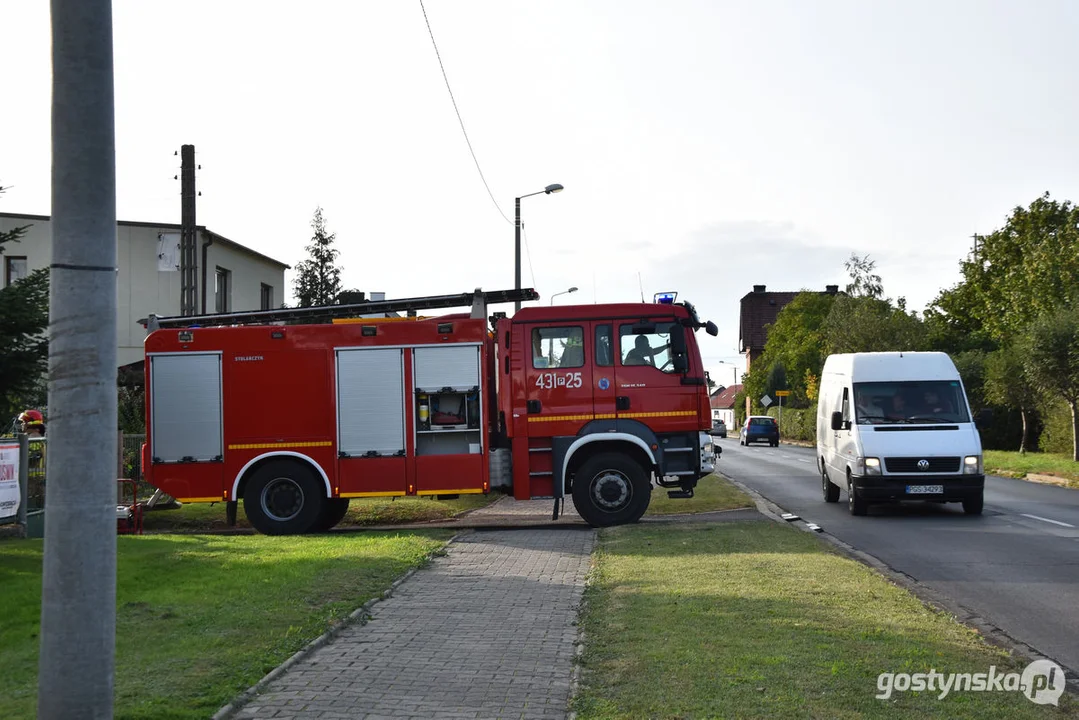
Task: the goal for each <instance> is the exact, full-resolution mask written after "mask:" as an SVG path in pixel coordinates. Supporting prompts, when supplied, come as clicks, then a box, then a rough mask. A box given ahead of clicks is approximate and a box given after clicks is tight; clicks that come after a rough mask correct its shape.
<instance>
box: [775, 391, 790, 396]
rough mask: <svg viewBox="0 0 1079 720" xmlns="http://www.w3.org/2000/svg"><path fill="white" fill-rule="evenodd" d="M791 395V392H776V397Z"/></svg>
mask: <svg viewBox="0 0 1079 720" xmlns="http://www.w3.org/2000/svg"><path fill="white" fill-rule="evenodd" d="M790 394H791V391H790V390H776V397H787V396H788V395H790Z"/></svg>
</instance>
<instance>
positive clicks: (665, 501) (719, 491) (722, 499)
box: [645, 475, 754, 515]
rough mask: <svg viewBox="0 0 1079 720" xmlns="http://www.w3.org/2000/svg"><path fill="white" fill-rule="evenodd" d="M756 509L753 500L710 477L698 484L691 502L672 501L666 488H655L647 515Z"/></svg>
mask: <svg viewBox="0 0 1079 720" xmlns="http://www.w3.org/2000/svg"><path fill="white" fill-rule="evenodd" d="M747 507H754V503H753V499H752V498H750V497H749V496H748V495H746V494H745V493H744V492H742V491H741V490H739V489H738V488H736V487H735V486H734V485H732V484H731V483H730V482H729V481H728V480H727V479H726V478H723V477H720V476H719V475H708V476H707V477H703V478H701V479H700V481H699V482H698V483H697V488H696V489H695V490H694V491H693V497H692V498H690V499H689V500H671V499H670V498H669V497H667V490H666V489H665V488H654V489H653V490H652V499H651V501H649V503H648V511H647V512H646V513H645V514H646V515H677V514H681V513H701V512H711V511H715V510H736V509H738V508H747Z"/></svg>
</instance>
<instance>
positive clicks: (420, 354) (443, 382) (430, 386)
mask: <svg viewBox="0 0 1079 720" xmlns="http://www.w3.org/2000/svg"><path fill="white" fill-rule="evenodd" d="M414 352H415V356H414V357H415V365H416V389H417V390H423V391H427V392H438V391H439V390H442V389H443V388H452V389H454V390H471V389H472V388H474V387H478V386H479V384H480V349H479V346H477V345H452V346H450V345H446V346H442V347H431V348H416V349H415V351H414Z"/></svg>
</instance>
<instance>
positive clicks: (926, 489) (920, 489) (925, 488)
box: [907, 485, 944, 495]
mask: <svg viewBox="0 0 1079 720" xmlns="http://www.w3.org/2000/svg"><path fill="white" fill-rule="evenodd" d="M943 492H944V486H943V485H907V494H908V495H940V494H942V493H943Z"/></svg>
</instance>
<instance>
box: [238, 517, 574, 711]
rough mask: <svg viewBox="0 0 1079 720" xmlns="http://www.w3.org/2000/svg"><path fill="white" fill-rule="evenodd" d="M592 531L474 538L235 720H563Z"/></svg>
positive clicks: (405, 585)
mask: <svg viewBox="0 0 1079 720" xmlns="http://www.w3.org/2000/svg"><path fill="white" fill-rule="evenodd" d="M594 544H595V532H594V531H592V530H590V529H587V528H580V527H567V528H565V529H562V528H544V529H520V530H502V531H475V532H471V533H469V534H467V535H464V536H463V537H461V538H459V539H458V541H457V542H454V543H452V544H450V545H449V546H448V552H447V555H446V556H444V557H440V558H436V559H435V560H434V562H433V563H432V564H431V565H429V566H428V567H426V568H424V569H422V570H420V571H419V572H417V573H415V574H414V575H413V576H412V577H410V578H409V579H408V580H406V581H405V582H403V583H402V584H401V585H399V586H398V587H397V589H396V590H395V591H394V594H393V596H392V597H390V598H389V599H387V600H384V601H382V602H378V603H375V604H374V605H373V606H372V608H371V612H372V618H371V620H370V621H369V622H368V623H367V624H366V625H356V626H353V627H350V628H347V629H346V630H345V631H343V632H342V633H341V634H340V635H338V636H337V637H336V638H335V639H334V640H333V641H332V642H330V643H328V644H326V645H324V646H322V647H320V648H318V649H317V650H315V651H313V652H312V653H311V654H309V655H308V656H306V657H305V658H304V659H302V660H301V661H300V662H298V663H297V664H295V665H293V666H292V667H290V668H289V669H288V670H286V671H285V672H284V673H283V674H281V675H279V676H278V677H277V678H275V679H274V680H273V681H271V683H270V684H269V686H268V687H267V688H265V690H264V691H263V692H262V693H261V694H260V695H257V696H256V697H255V698H253V699H252V700H250V701H249V702H248V703H247V704H246V705H244V706H243V707H242V708H241V709H240V710H239V712H237V713H235V714H234V715H233V717H235V718H243V719H244V720H249V719H251V718H298V719H302V720H307V719H312V720H313V719H315V718H318V719H319V720H330V719H332V718H340V719H342V720H343V719H344V718H355V719H359V718H562V717H565V716H566V714H567V712H568V702H569V695H570V682H571V677H572V673H573V657H574V653H575V643H576V639H577V627H576V620H577V613H578V609H579V604H580V601H581V596H582V593H583V590H584V584H585V579H586V575H587V573H588V569H589V564H590V556H591V553H592V548H593V546H594Z"/></svg>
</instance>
